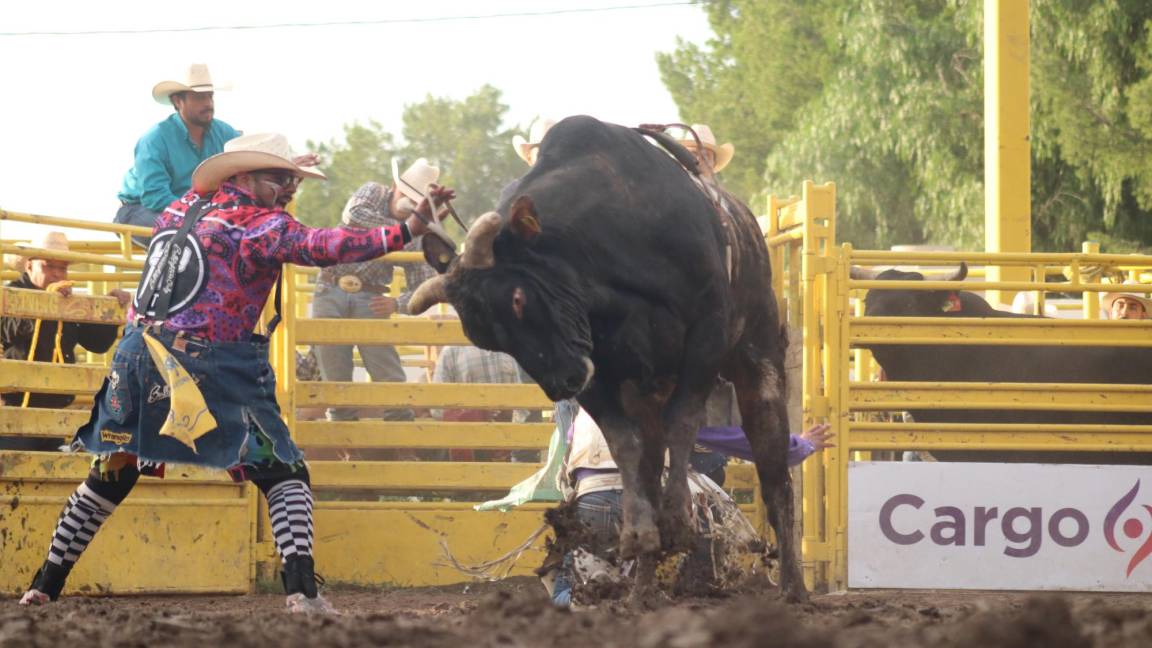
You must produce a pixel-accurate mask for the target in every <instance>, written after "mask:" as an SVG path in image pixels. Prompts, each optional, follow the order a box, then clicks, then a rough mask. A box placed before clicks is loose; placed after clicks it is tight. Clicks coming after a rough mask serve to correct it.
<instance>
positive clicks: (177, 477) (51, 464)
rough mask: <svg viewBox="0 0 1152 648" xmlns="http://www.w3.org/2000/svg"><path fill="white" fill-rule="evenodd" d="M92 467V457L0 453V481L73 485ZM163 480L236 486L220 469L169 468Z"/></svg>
mask: <svg viewBox="0 0 1152 648" xmlns="http://www.w3.org/2000/svg"><path fill="white" fill-rule="evenodd" d="M91 468H92V455H90V454H87V453H70V452H23V451H21V452H14V451H9V450H0V479H3V480H5V481H8V480H19V479H22V480H25V481H29V482H31V481H44V482H59V481H64V482H73V481H79V480H82V479H84V476H85V475H87V474H88V471H89V469H91ZM164 481H165V482H168V483H171V484H176V485H185V484H190V483H203V484H210V485H213V486H215V485H226V486H237V488H238V487H239V486H238V485H236V484H234V483H233V482H232V480H231V479H230V478H229V477H228V474H227V473H225V472H224V471H222V470H212V469H209V468H200V467H196V466H169V467H168V469H167V470H166V471H165V473H164Z"/></svg>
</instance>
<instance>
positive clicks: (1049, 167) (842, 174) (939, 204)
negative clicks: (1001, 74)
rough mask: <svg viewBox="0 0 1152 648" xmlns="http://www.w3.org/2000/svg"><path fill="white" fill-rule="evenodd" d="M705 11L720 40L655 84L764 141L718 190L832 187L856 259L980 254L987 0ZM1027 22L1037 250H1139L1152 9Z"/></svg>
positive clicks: (1073, 6) (1048, 12)
mask: <svg viewBox="0 0 1152 648" xmlns="http://www.w3.org/2000/svg"><path fill="white" fill-rule="evenodd" d="M704 4H705V5H706V6H707V10H708V12H709V17H710V19H711V24H712V27H713V29H714V30H715V31H716V34H717V37H716V38H715V39H714V40H712V41H710V42H709V43H708V45H707V47H706V48H695V47H692V46H687V45H682V46H681V47H680V48H679V49H678V50H677V51H676V52H675V53H673V54H670V55H666V56H663V57H661V60H660V64H661V72H662V75H663V78H664V82H665V85H666V86H668V88H669V90H670V91H671V92H672V94H673V97H674V98H675V99H676V101H677V104H678V105H679V107H680V109H681V112H682V114H685V115H691V119H693V120H694V121H695V120H699V121H707V120H711V121H713V122H714V124H713V127H714V130H717V132H721V133H732V134H733V135H732V137H733V138H734V139H735V138H737V137H740V136H741V135H740V134H750V135H752V136H754V137H756V138H758V142H749V143H745V144H744V145H741V144H740V142H739V141H737V150H738V153H737V158H736V161H735V162H734V163H733V165H734V166H735V165H737V164H739V165H741V167H740V169H741V170H740V172H739V174H729V173H728V172H727V171H726V173H725V181H726V182H727V183H728V184H730V185H732V186H733V187H734V188H735V189H736V190H737V191H738V192H739V193H741V194H743V195H744V196H746V197H748V198H759V197H760V194H762V193H764V192H767V191H773V192H776V193H784V194H788V193H793V192H794V191H795V190H796V188H797V187H798V186H799V182H800V181H801V180H802V179H804V178H813V179H816V180H818V181H825V180H833V181H835V182H836V184H837V193H838V199H839V213H840V224H841V226H840V232H841V237H842V238H843V239H844V240H847V241H850V242H852V243H853V244H855V245H857V246H858V247H886V246H888V245H892V244H896V243H942V244H951V245H956V246H957V247H958V248H962V249H980V248H982V247H983V222H984V219H983V213H984V204H983V43H982V40H983V3H981V2H976V1H974V0H868V1H866V2H849V1H847V0H839V1H833V0H812V1H809V2H788V1H786V0H711V1H706V2H705V3H704ZM765 21H774V22H770V23H769V22H765ZM1031 21H1032V23H1031V27H1032V51H1031V56H1032V78H1031V91H1032V133H1031V135H1032V142H1033V152H1032V157H1033V183H1032V187H1031V188H1030V190H1031V193H1032V204H1033V247H1034V249H1037V250H1069V249H1077V248H1078V247H1079V243H1080V242H1081V241H1083V240H1085V239H1089V238H1091V239H1095V240H1099V241H1101V243H1102V244H1103V246H1104V247H1105V249H1106V250H1109V251H1131V250H1136V249H1140V248H1147V247H1149V246H1150V245H1152V36H1150V25H1152V3H1149V2H1147V1H1146V0H1107V1H1100V2H1097V1H1092V0H1032V16H1031ZM750 23H756V24H750ZM820 34H824V35H825V36H823V37H821V36H820ZM766 70H767V71H769V72H767V73H765V71H766ZM802 81H803V82H802ZM749 106H753V107H751V108H749ZM740 151H743V152H744V153H751V154H752V155H758V154H762V158H761V159H752V160H749V159H745V158H742V157H741V156H742V155H743V153H741V152H740ZM753 167H756V170H755V171H754V172H752V171H751V168H753ZM750 173H751V174H752V175H753V176H754V178H755V179H758V180H759V181H758V182H756V183H754V184H750V181H749V174H750Z"/></svg>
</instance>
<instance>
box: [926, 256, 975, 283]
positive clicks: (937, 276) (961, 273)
mask: <svg viewBox="0 0 1152 648" xmlns="http://www.w3.org/2000/svg"><path fill="white" fill-rule="evenodd" d="M967 277H968V264H967V263H965V262H963V261H961V262H960V267H959V268H957V269H956V272H953V273H951V274H945V273H933V274H931V275H929V274H924V280H925V281H964V279H965V278H967Z"/></svg>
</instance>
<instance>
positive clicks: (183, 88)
mask: <svg viewBox="0 0 1152 648" xmlns="http://www.w3.org/2000/svg"><path fill="white" fill-rule="evenodd" d="M216 90H217V88H216V87H215V86H213V85H212V75H211V74H209V73H208V66H207V65H205V64H203V63H193V64H191V65H189V66H188V69H187V70H185V72H184V76H183V78H181V79H180V80H179V81H172V80H169V81H161V82H160V83H157V84H156V85H154V86H152V98H153V99H155V100H156V103H159V104H164V105H165V106H170V105H172V101H171V99H170V97H171V96H172V95H174V94H176V93H177V92H215V91H216Z"/></svg>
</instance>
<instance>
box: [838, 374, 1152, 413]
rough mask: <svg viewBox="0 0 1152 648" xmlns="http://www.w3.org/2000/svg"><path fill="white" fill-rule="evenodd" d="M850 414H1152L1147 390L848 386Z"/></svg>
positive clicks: (1045, 386) (1151, 393) (1122, 387)
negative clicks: (915, 411) (919, 411)
mask: <svg viewBox="0 0 1152 648" xmlns="http://www.w3.org/2000/svg"><path fill="white" fill-rule="evenodd" d="M848 394H849V396H848V398H849V407H850V408H851V409H853V410H858V411H859V410H889V411H892V410H906V409H962V410H976V409H992V410H1013V411H1018V410H1045V411H1086V412H1152V385H1102V384H1093V383H1037V384H1030V383H956V382H951V383H946V382H896V381H893V382H875V383H873V382H850V383H849V384H848Z"/></svg>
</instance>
